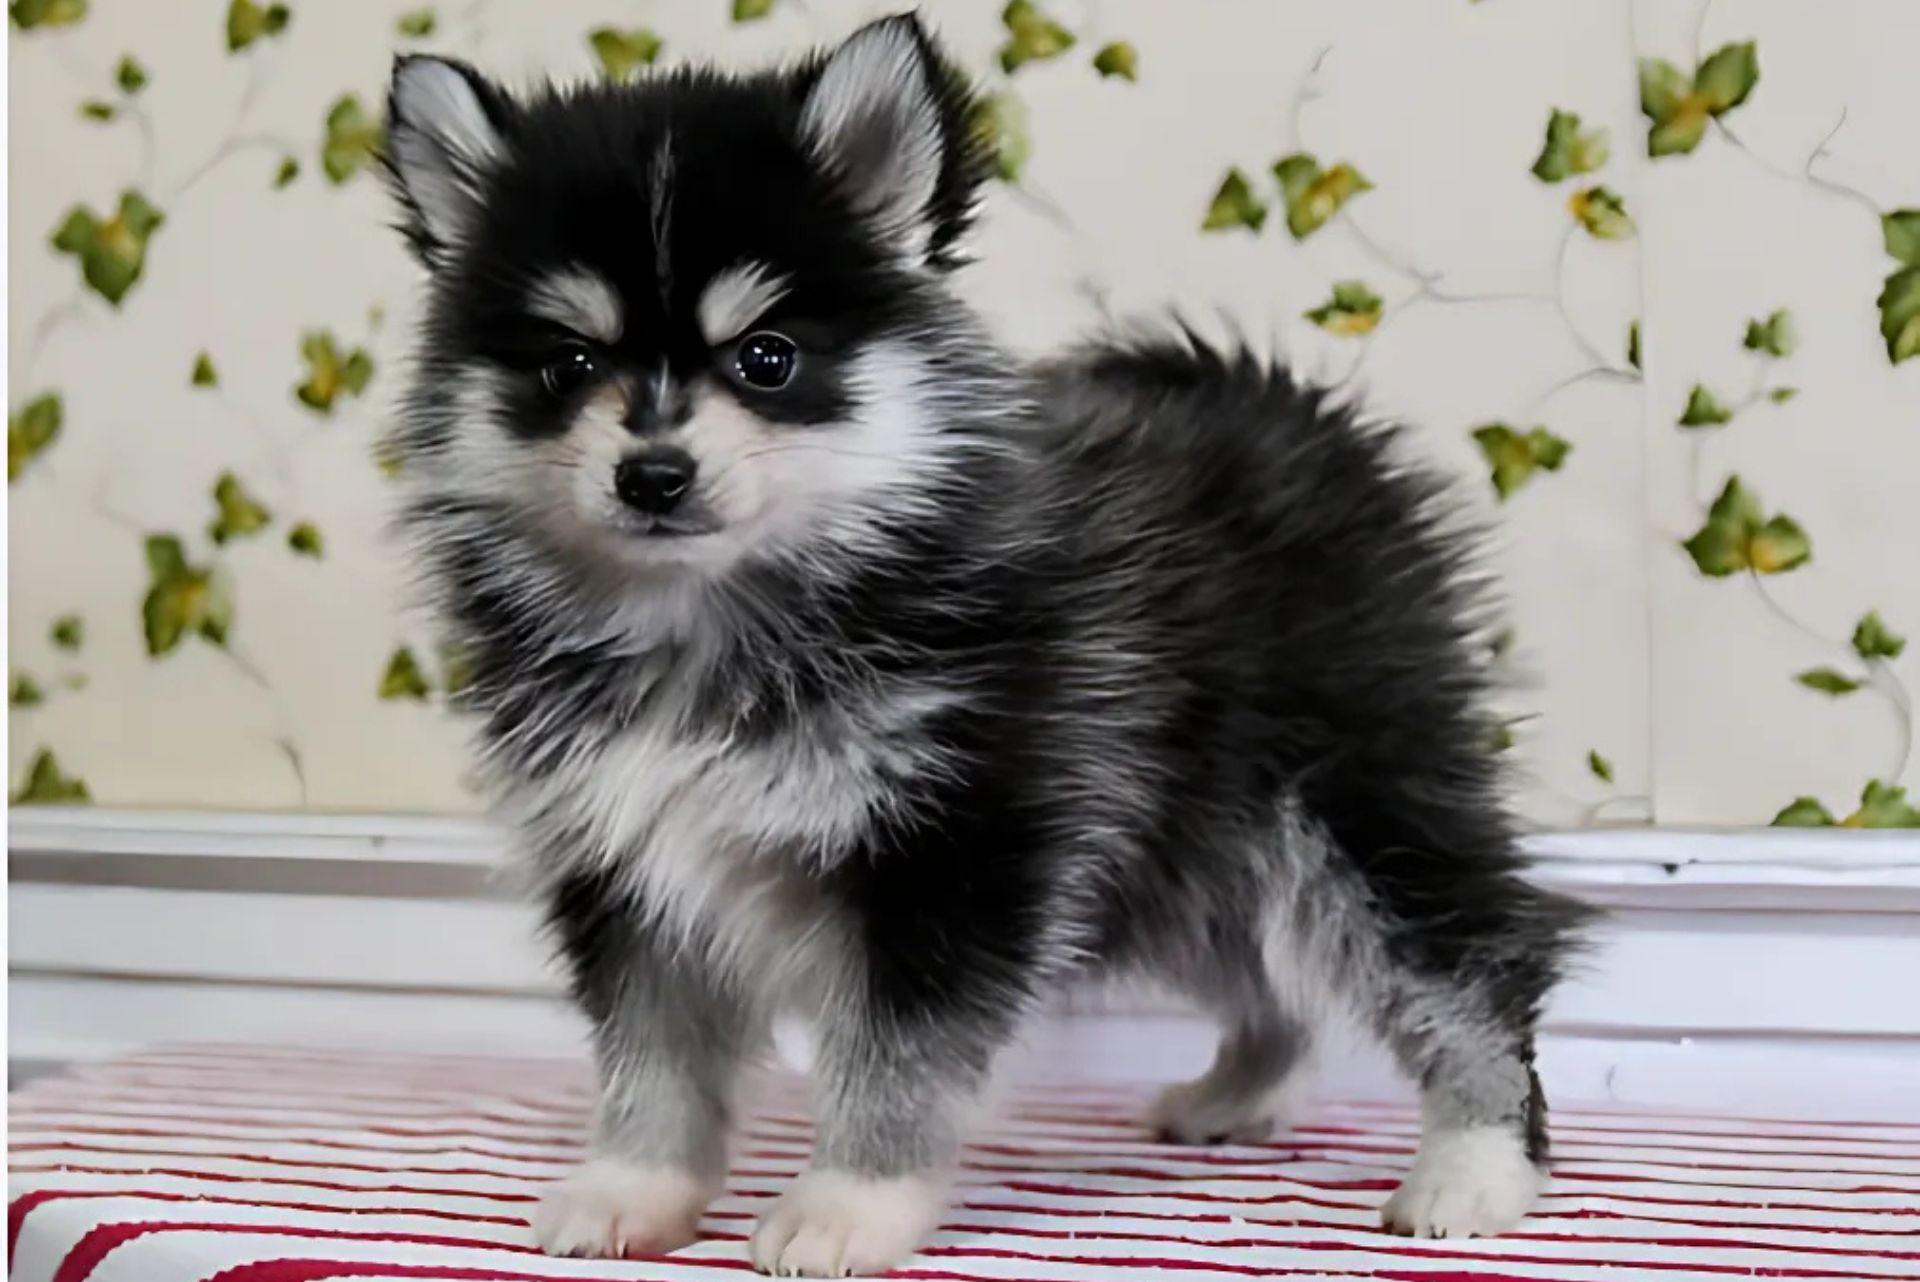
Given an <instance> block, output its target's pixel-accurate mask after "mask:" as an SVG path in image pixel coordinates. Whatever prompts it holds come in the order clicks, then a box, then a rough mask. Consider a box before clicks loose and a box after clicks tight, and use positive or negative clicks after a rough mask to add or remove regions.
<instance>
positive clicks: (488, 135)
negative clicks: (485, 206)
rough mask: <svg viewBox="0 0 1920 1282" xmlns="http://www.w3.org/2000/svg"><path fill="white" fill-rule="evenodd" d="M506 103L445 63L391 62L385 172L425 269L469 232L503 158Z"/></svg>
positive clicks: (468, 71)
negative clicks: (491, 171) (485, 188)
mask: <svg viewBox="0 0 1920 1282" xmlns="http://www.w3.org/2000/svg"><path fill="white" fill-rule="evenodd" d="M511 109H512V108H511V104H510V103H508V101H507V99H506V97H505V95H503V94H502V93H501V92H500V91H499V90H498V89H495V88H494V87H493V86H492V85H491V84H489V83H487V81H486V79H485V78H484V77H482V76H481V75H480V73H479V72H477V71H475V70H474V69H473V68H471V67H469V66H467V65H465V64H464V63H460V62H455V61H453V60H451V59H447V58H432V57H420V56H414V57H403V58H398V59H395V60H394V64H393V83H392V86H391V88H390V89H389V90H388V94H387V169H388V173H389V174H390V176H391V178H392V182H393V187H394V190H395V192H396V194H398V196H399V197H400V202H401V204H402V206H404V208H405V210H406V223H405V227H404V230H405V232H406V234H407V239H408V240H410V241H411V242H412V243H413V249H414V253H415V254H417V255H418V256H419V258H420V260H421V261H422V262H423V263H425V264H426V265H427V266H428V267H433V266H435V265H436V264H437V263H439V262H441V261H443V260H444V258H445V255H446V253H447V251H448V250H449V249H450V248H451V247H453V246H455V245H457V244H459V243H460V241H461V240H462V238H464V237H465V236H466V235H468V234H469V233H470V232H471V231H472V228H473V225H474V223H475V221H476V220H477V218H478V216H479V212H480V200H481V192H482V188H483V184H484V180H485V177H486V174H487V171H488V169H489V168H490V167H491V166H493V165H494V164H495V163H497V162H498V161H499V160H500V159H501V157H502V156H503V155H504V154H505V152H506V135H505V133H504V128H505V126H506V124H507V122H508V118H509V113H510V112H511Z"/></svg>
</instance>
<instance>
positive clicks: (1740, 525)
mask: <svg viewBox="0 0 1920 1282" xmlns="http://www.w3.org/2000/svg"><path fill="white" fill-rule="evenodd" d="M1681 546H1682V547H1684V548H1686V550H1687V554H1688V555H1689V556H1691V557H1692V558H1693V563H1694V565H1695V566H1697V567H1698V568H1699V570H1700V572H1701V573H1702V574H1705V575H1708V576H1710V577H1712V578H1723V577H1725V576H1726V575H1729V574H1734V573H1736V572H1738V571H1740V570H1752V571H1753V572H1754V573H1756V574H1782V573H1785V572H1786V571H1788V570H1791V569H1793V568H1795V567H1796V566H1800V565H1804V564H1806V562H1807V561H1808V560H1810V559H1811V558H1812V556H1813V544H1812V542H1811V540H1809V539H1808V538H1807V535H1806V532H1805V531H1804V530H1802V529H1801V528H1800V526H1799V523H1798V522H1796V521H1795V520H1794V519H1793V518H1792V517H1789V516H1786V515H1776V516H1772V517H1768V516H1766V515H1765V513H1764V512H1763V510H1762V509H1761V507H1760V498H1759V496H1758V495H1756V494H1755V493H1753V491H1751V490H1749V489H1747V488H1746V486H1744V485H1742V484H1741V483H1740V478H1739V477H1738V476H1730V477H1728V478H1727V483H1726V486H1725V487H1724V488H1723V489H1722V490H1721V491H1720V497H1718V498H1716V499H1715V500H1714V501H1713V507H1712V508H1711V509H1709V511H1708V513H1707V520H1706V523H1705V524H1704V525H1702V526H1701V527H1700V529H1699V530H1698V531H1697V532H1696V533H1695V534H1694V535H1693V537H1692V538H1690V539H1688V540H1686V542H1685V543H1683V544H1682V545H1681Z"/></svg>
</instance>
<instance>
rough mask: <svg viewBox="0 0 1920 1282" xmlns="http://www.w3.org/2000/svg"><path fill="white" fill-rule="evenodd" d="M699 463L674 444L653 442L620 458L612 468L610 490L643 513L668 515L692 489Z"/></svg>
mask: <svg viewBox="0 0 1920 1282" xmlns="http://www.w3.org/2000/svg"><path fill="white" fill-rule="evenodd" d="M698 470H699V465H698V464H696V463H695V462H694V460H693V455H691V454H689V453H687V452H686V451H685V450H683V449H681V448H679V447H678V446H674V445H656V446H653V447H652V448H650V449H647V450H645V451H643V452H641V453H639V454H630V455H628V456H627V457H626V458H624V459H622V460H620V464H619V466H617V467H615V468H614V470H613V492H614V493H615V494H617V495H618V496H619V497H620V501H621V502H622V503H624V504H626V505H627V506H628V507H630V508H632V509H633V510H634V511H636V512H638V513H640V514H641V515H642V516H667V515H669V514H670V513H672V512H673V510H674V509H675V508H678V507H679V506H680V505H681V503H682V502H683V501H684V500H685V499H686V497H687V496H688V495H689V494H690V493H692V491H693V478H694V474H695V472H696V471H698Z"/></svg>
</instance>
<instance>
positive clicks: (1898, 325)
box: [1876, 267, 1920, 365]
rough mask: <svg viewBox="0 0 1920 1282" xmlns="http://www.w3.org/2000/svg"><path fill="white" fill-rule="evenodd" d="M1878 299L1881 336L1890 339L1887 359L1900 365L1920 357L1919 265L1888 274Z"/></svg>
mask: <svg viewBox="0 0 1920 1282" xmlns="http://www.w3.org/2000/svg"><path fill="white" fill-rule="evenodd" d="M1876 301H1877V302H1878V304H1879V307H1880V336H1881V337H1882V338H1884V339H1886V340H1887V359H1889V360H1891V361H1892V362H1893V363H1894V364H1895V365H1898V364H1899V363H1900V362H1901V361H1904V360H1906V359H1907V358H1909V357H1912V356H1920V267H1903V268H1901V269H1900V270H1899V271H1897V272H1895V273H1894V274H1893V275H1891V276H1889V277H1887V283H1886V285H1885V287H1884V288H1882V289H1881V291H1880V297H1879V298H1878V299H1877V300H1876Z"/></svg>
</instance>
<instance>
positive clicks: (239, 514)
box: [207, 472, 273, 543]
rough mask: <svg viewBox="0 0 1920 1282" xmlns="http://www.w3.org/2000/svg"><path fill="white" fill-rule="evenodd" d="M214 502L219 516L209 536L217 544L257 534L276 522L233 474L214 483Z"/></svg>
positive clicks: (209, 526)
mask: <svg viewBox="0 0 1920 1282" xmlns="http://www.w3.org/2000/svg"><path fill="white" fill-rule="evenodd" d="M213 502H214V506H215V507H216V508H217V509H218V514H217V515H216V516H215V517H214V519H213V522H212V523H211V524H210V525H208V526H207V535H208V537H210V538H211V539H212V540H213V541H214V542H215V543H226V542H227V541H228V540H230V539H237V538H244V537H245V536H247V535H249V534H258V533H259V532H260V531H261V530H264V529H266V528H267V523H268V522H270V521H272V520H273V513H272V512H270V511H268V510H267V508H266V507H265V505H263V504H262V503H261V502H260V501H259V500H258V499H256V498H254V497H253V495H251V494H249V493H247V489H246V487H245V486H244V485H242V484H241V483H240V478H239V477H237V476H235V475H234V474H233V473H232V472H222V473H221V474H220V478H219V479H218V480H217V481H215V482H214V483H213Z"/></svg>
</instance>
